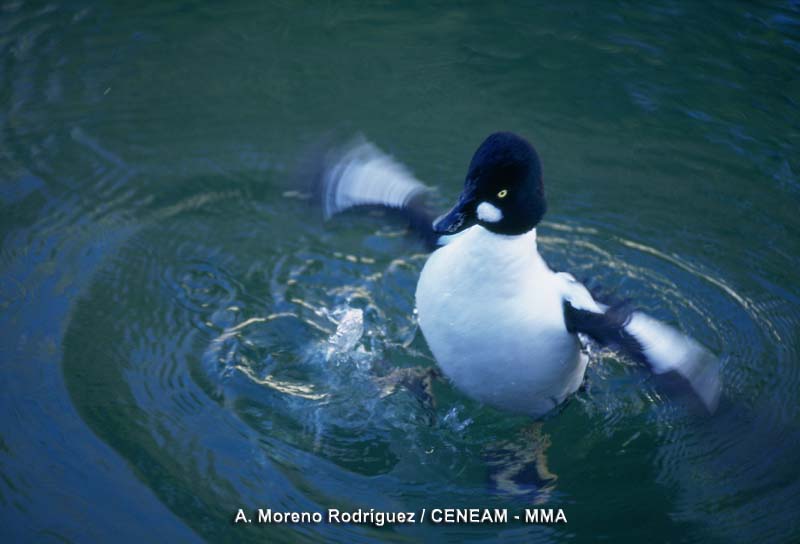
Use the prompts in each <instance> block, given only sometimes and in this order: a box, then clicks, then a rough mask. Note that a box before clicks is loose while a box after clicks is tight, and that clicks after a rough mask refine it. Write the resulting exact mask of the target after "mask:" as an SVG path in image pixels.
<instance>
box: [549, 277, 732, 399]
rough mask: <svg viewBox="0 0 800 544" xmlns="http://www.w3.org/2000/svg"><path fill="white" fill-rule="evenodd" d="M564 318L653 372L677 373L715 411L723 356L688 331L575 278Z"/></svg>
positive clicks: (576, 329) (573, 329)
mask: <svg viewBox="0 0 800 544" xmlns="http://www.w3.org/2000/svg"><path fill="white" fill-rule="evenodd" d="M587 297H588V298H587ZM564 322H565V324H566V326H567V330H568V331H570V332H573V333H583V334H585V335H587V336H589V337H590V338H592V339H593V340H594V341H596V342H598V343H600V344H601V345H604V346H612V347H616V348H617V349H620V350H621V351H622V352H624V353H625V354H627V355H628V356H630V357H632V358H634V359H635V360H637V361H640V362H642V363H644V364H645V365H646V366H647V367H648V368H649V369H650V371H651V372H653V374H656V375H658V376H663V377H666V378H677V381H678V382H682V383H683V384H685V385H688V387H689V389H690V391H691V392H692V393H694V394H695V395H696V396H697V397H698V398H699V399H700V400H701V401H702V403H703V405H704V406H705V407H706V409H707V410H708V411H709V412H710V413H714V411H715V410H716V408H717V404H718V403H719V396H720V391H721V385H720V379H719V361H718V360H717V358H716V357H715V356H714V355H713V354H712V353H711V352H709V351H708V350H707V349H705V348H704V347H703V346H701V345H700V344H698V343H697V342H695V341H694V340H692V339H691V338H689V337H688V336H686V335H684V334H682V333H680V332H678V331H677V330H675V329H673V328H672V327H670V326H668V325H665V324H663V323H661V322H660V321H657V320H656V319H653V318H652V317H650V316H648V315H647V314H644V313H641V312H634V311H630V310H629V309H627V308H625V307H624V306H612V307H607V306H605V305H602V304H598V303H597V302H595V301H594V300H593V299H592V298H591V295H589V294H588V291H587V290H586V288H585V287H583V286H582V285H580V284H578V283H577V282H574V281H573V282H572V284H571V285H570V287H569V289H568V290H567V293H566V295H565V298H564ZM672 381H673V382H674V381H676V380H672Z"/></svg>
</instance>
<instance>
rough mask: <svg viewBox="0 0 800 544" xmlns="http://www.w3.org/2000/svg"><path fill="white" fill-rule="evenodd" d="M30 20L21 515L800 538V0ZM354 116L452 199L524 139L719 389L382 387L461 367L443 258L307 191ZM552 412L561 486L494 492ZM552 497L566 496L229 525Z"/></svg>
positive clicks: (606, 282) (14, 50)
mask: <svg viewBox="0 0 800 544" xmlns="http://www.w3.org/2000/svg"><path fill="white" fill-rule="evenodd" d="M0 50H1V51H2V55H1V56H0V104H1V105H2V108H1V109H0V240H2V242H1V244H0V371H2V378H0V537H2V540H3V541H4V542H18V541H36V542H48V541H57V542H62V541H69V542H93V541H109V540H113V541H118V542H128V541H130V542H134V541H143V540H147V541H151V540H154V539H155V540H159V541H179V542H183V541H195V540H199V539H206V540H210V541H251V540H252V541H261V542H264V541H290V540H293V539H299V540H309V541H317V540H319V539H320V538H321V537H326V538H327V539H330V540H337V541H342V542H361V541H371V540H374V539H384V540H392V541H407V540H415V539H420V538H423V539H426V540H436V541H439V540H442V541H452V542H460V541H467V540H481V541H487V540H492V539H494V538H495V537H499V536H502V537H503V539H504V541H509V542H514V541H525V542H531V541H536V542H539V541H541V542H545V541H563V540H572V541H580V542H585V541H594V540H595V539H605V540H609V541H613V542H642V541H648V542H649V541H669V542H701V541H702V542H754V541H757V542H797V541H798V539H800V525H799V523H800V522H798V520H800V508H799V507H798V505H800V479H799V478H798V470H797V460H798V456H800V426H799V425H798V423H800V421H799V420H798V401H797V394H798V390H800V361H798V331H800V309H798V308H800V288H799V287H798V280H799V279H800V272H799V271H800V218H798V210H800V206H799V205H798V204H800V181H799V180H798V177H797V171H798V169H799V168H800V163H799V162H798V151H799V150H800V114H799V113H800V112H799V110H800V82H799V81H798V74H799V73H800V62H798V60H800V11H799V8H798V5H797V3H796V2H761V3H751V2H668V1H659V2H647V3H644V2H642V3H638V2H586V3H577V2H552V3H544V2H519V3H504V4H503V5H502V6H500V5H498V6H495V5H492V4H491V3H489V2H461V3H453V4H431V3H428V2H418V3H417V2H404V3H388V2H387V3H369V4H361V5H359V4H352V3H345V2H315V3H301V2H282V3H281V2H274V3H260V2H227V3H221V2H220V3H210V2H208V3H205V2H152V3H150V5H149V6H146V7H143V6H142V3H141V2H113V3H112V2H105V3H101V2H97V3H96V5H95V4H91V3H87V2H70V3H65V5H59V4H54V3H38V2H37V3H25V2H13V1H6V2H3V3H2V4H0ZM331 130H334V131H336V134H343V135H346V136H350V135H352V134H355V133H357V132H361V133H363V134H364V135H366V137H367V138H369V139H370V140H371V141H373V142H375V143H376V144H377V145H378V146H380V147H381V148H383V149H384V150H386V151H388V152H390V153H392V154H393V155H394V156H395V157H397V158H398V160H400V161H402V162H403V163H405V164H406V165H408V166H409V168H411V169H412V170H413V171H414V173H415V174H416V175H417V177H419V178H420V179H421V180H423V181H425V182H426V183H428V184H429V185H433V186H436V187H438V193H437V194H436V195H435V197H434V201H435V203H436V204H438V205H440V206H441V207H442V208H444V206H446V205H447V203H448V201H450V200H451V199H452V198H453V197H454V196H455V195H456V193H457V192H458V190H459V186H460V183H461V181H462V179H463V177H462V176H463V174H464V172H465V169H466V164H467V162H468V160H469V157H470V155H471V153H472V151H473V150H474V148H475V147H476V146H477V145H478V144H479V143H480V141H481V140H482V139H483V138H484V137H485V136H486V135H487V134H488V133H489V132H491V131H494V130H514V131H517V132H520V133H522V134H523V135H525V136H527V137H528V138H529V139H531V141H532V142H533V143H534V144H535V145H536V146H537V148H538V150H539V152H540V155H541V157H542V160H543V163H544V169H545V180H546V184H547V191H548V198H549V203H550V213H549V215H548V216H547V219H546V221H545V222H544V224H543V225H542V226H541V228H540V240H541V242H540V245H541V250H542V252H543V254H544V256H545V258H546V259H548V261H549V262H550V263H551V265H552V266H553V267H554V268H557V269H562V270H569V271H571V272H573V273H574V274H575V275H576V276H577V277H579V278H594V280H595V281H596V282H597V283H599V284H600V285H602V286H603V287H604V288H605V289H606V290H609V291H612V292H614V293H616V294H617V296H619V297H622V298H626V297H630V298H632V299H633V300H635V301H636V302H637V303H638V304H639V305H640V306H641V307H642V308H644V309H646V310H647V311H649V312H650V313H652V314H653V315H655V316H657V317H658V318H660V319H662V320H664V321H666V322H669V323H671V324H673V325H675V326H677V327H679V328H681V329H683V330H684V331H686V332H687V333H689V334H691V335H692V336H694V337H695V338H697V339H698V340H700V341H701V342H703V343H704V344H705V345H707V346H708V347H709V348H710V349H712V350H713V351H714V352H715V353H717V354H718V355H719V356H720V359H721V361H722V376H723V380H724V395H723V401H722V404H721V406H720V410H719V412H718V414H717V415H716V416H715V417H714V418H712V419H710V420H708V419H706V420H703V419H699V420H698V419H697V418H695V417H692V416H691V415H690V414H688V413H687V412H686V410H685V409H684V408H683V406H682V405H681V404H680V403H678V402H674V401H671V400H669V399H666V398H664V397H663V396H662V395H661V394H660V393H659V391H658V390H657V389H655V388H654V387H653V385H652V384H651V383H650V381H649V380H647V379H646V377H645V376H643V375H642V374H641V373H639V372H638V371H637V370H636V369H635V368H634V367H632V366H631V365H630V364H629V363H628V362H626V361H623V360H619V359H617V358H616V357H615V356H613V354H610V353H600V354H597V355H595V357H594V361H593V364H592V367H591V369H590V371H589V373H588V382H587V388H586V391H583V392H581V393H580V394H578V395H577V396H576V397H575V398H574V399H572V400H571V401H570V402H569V403H568V404H567V406H566V407H565V408H564V409H563V410H562V411H561V412H560V413H558V414H557V415H555V416H554V417H552V418H550V419H548V420H547V421H546V422H545V423H544V425H543V427H542V429H541V430H540V431H534V430H532V427H531V424H530V422H528V421H526V420H525V419H524V418H518V417H510V416H508V415H506V414H502V413H499V412H495V411H493V410H491V409H489V408H486V407H482V406H479V405H476V404H475V403H473V402H471V401H470V400H469V399H467V398H465V397H463V396H462V395H461V394H460V393H459V392H458V391H456V390H454V389H452V388H451V387H450V386H449V385H447V384H439V385H437V388H436V394H437V400H438V406H437V408H436V410H435V412H434V413H432V414H431V413H428V412H427V411H426V410H425V409H424V408H423V407H422V406H420V405H419V403H417V401H416V400H415V399H414V398H413V397H412V396H410V395H409V394H408V393H407V392H404V391H399V392H396V393H394V394H392V395H389V396H385V397H384V396H382V395H381V390H380V386H379V385H376V378H375V376H378V377H380V376H383V375H385V374H386V372H387V371H388V370H387V369H389V368H391V367H393V366H430V365H432V364H433V362H432V360H431V357H430V353H429V352H428V350H427V348H426V346H425V343H424V341H423V340H422V338H421V336H420V335H419V334H418V333H416V332H415V326H414V321H413V292H414V286H415V282H416V277H417V274H418V272H419V270H420V268H421V266H422V264H423V263H424V255H423V254H420V253H419V248H418V247H417V246H415V245H414V244H413V243H412V242H409V241H406V240H404V239H403V238H402V237H401V236H399V233H400V229H399V226H398V225H397V224H390V223H387V222H386V221H385V220H381V219H380V218H375V217H368V216H363V215H358V214H348V215H346V216H343V217H341V218H337V219H336V220H335V221H333V222H332V223H331V224H329V225H327V226H323V225H322V224H321V222H320V221H319V220H318V219H317V217H316V213H315V212H314V211H313V210H309V208H308V206H307V202H306V201H304V200H303V199H302V198H299V197H298V194H297V193H296V192H293V191H295V190H296V189H297V181H296V180H295V178H294V177H293V172H294V165H295V164H296V163H297V162H298V160H301V159H302V158H303V157H304V156H305V153H307V150H308V148H309V146H310V145H313V144H314V143H315V142H317V141H319V138H320V137H322V136H323V135H325V134H327V133H330V131H331ZM348 307H357V308H362V309H363V310H364V312H365V314H364V315H365V326H366V333H365V336H364V338H363V340H362V342H361V344H360V348H359V349H358V350H357V351H355V352H353V353H347V354H341V353H333V354H330V353H329V345H328V343H327V338H328V335H329V334H330V333H331V332H332V331H333V330H334V329H335V323H334V321H335V319H336V318H337V317H338V316H340V315H341V312H342V311H344V310H346V309H347V308H348ZM329 317H330V318H329ZM253 318H255V320H254V321H251V322H249V324H246V325H241V326H240V327H239V328H238V329H236V330H234V331H231V330H230V329H231V328H232V327H235V326H237V325H240V324H242V323H245V322H246V321H247V320H248V319H253ZM225 331H228V332H227V333H226V332H225ZM537 433H538V434H537ZM543 441H544V442H549V444H550V446H549V448H547V453H546V454H547V458H548V467H549V469H550V470H551V471H552V472H553V473H555V474H557V475H558V480H557V482H556V484H555V488H554V489H553V490H551V492H550V493H549V494H546V495H543V494H541V493H539V494H537V493H536V492H535V490H533V489H531V488H524V487H523V488H522V489H518V491H519V493H518V494H513V493H511V492H509V491H508V490H505V491H504V490H503V489H500V488H502V485H499V484H498V483H497V482H498V479H502V474H503V473H504V472H508V473H511V472H514V471H517V472H520V471H522V472H524V471H525V469H526V467H528V468H529V467H530V466H531V460H532V452H533V451H535V450H536V449H537V447H539V446H541V445H542V443H543ZM537 500H538V501H544V503H545V505H549V506H555V507H562V508H564V509H565V512H566V514H567V516H568V520H569V523H568V524H567V525H557V526H533V527H525V526H522V525H519V524H509V525H506V526H489V525H481V526H432V525H425V526H419V525H417V526H411V525H409V526H395V527H392V528H384V529H381V530H378V529H373V528H370V527H359V526H327V525H306V526H298V527H292V526H286V527H277V528H275V527H240V526H239V527H234V526H233V525H232V524H231V520H232V519H233V515H234V514H235V512H236V509H238V508H240V507H242V508H246V509H248V510H252V509H254V508H258V507H263V508H266V507H271V508H274V509H278V508H280V509H287V510H318V509H325V508H328V507H336V508H339V509H350V508H358V507H361V508H379V509H384V510H392V511H395V510H407V509H419V508H421V507H423V506H425V507H428V508H432V507H437V506H439V507H455V506H492V507H506V508H510V509H514V510H516V509H519V508H523V507H525V506H530V505H532V504H533V503H534V502H535V501H537Z"/></svg>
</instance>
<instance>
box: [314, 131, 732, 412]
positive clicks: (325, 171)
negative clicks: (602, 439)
mask: <svg viewBox="0 0 800 544" xmlns="http://www.w3.org/2000/svg"><path fill="white" fill-rule="evenodd" d="M315 191H316V194H317V197H318V201H319V202H320V204H321V206H322V209H323V214H324V217H325V218H326V219H330V218H332V217H333V216H334V215H337V214H339V213H341V212H344V211H345V210H348V209H351V208H361V207H378V208H384V209H387V210H391V211H393V212H395V213H399V214H400V215H402V216H404V217H405V218H406V219H407V221H408V223H409V227H410V229H411V230H412V231H413V232H415V233H416V234H417V235H418V237H419V238H420V240H421V241H422V242H423V244H424V245H425V247H426V249H427V250H429V251H430V255H429V256H428V258H427V261H426V262H425V264H424V266H423V268H422V270H421V272H420V275H419V280H418V282H417V287H416V293H415V302H416V312H417V321H418V324H419V328H420V330H421V332H422V335H423V337H424V338H425V341H426V342H427V345H428V347H429V348H430V351H431V353H432V355H433V357H434V359H435V360H436V363H437V366H438V368H439V369H440V370H441V372H442V373H443V374H444V376H446V377H447V378H448V379H449V380H450V381H451V382H452V383H453V385H454V386H455V387H456V388H457V389H458V390H460V391H461V392H463V393H464V394H465V395H467V396H468V397H471V398H473V399H475V400H477V401H479V402H481V403H484V404H486V405H490V406H493V407H495V408H498V409H500V410H504V411H508V412H512V413H517V414H525V415H528V416H531V417H534V418H541V417H544V416H545V415H547V414H549V413H551V412H552V411H553V410H554V409H555V408H557V407H559V406H560V405H562V404H563V403H564V402H565V401H566V400H567V399H568V398H570V396H572V395H573V394H574V393H575V392H576V391H578V390H579V388H580V387H581V385H582V384H583V382H584V379H585V375H586V369H587V365H588V363H589V357H588V355H587V347H588V345H589V344H590V343H592V342H594V343H596V344H599V345H600V346H602V347H604V348H609V349H613V350H616V351H618V352H620V353H621V354H622V355H623V356H625V357H627V358H630V359H632V360H634V361H636V362H637V363H639V364H641V365H642V366H644V367H645V368H646V369H647V370H648V371H649V372H650V373H652V375H654V376H656V377H658V378H660V379H661V381H662V382H663V383H667V384H670V387H671V388H673V389H674V388H675V386H676V384H677V386H678V388H679V389H680V390H681V391H688V392H689V394H690V395H689V396H690V397H692V398H693V399H696V400H697V401H699V404H700V405H701V406H702V407H703V408H704V409H705V411H707V412H708V413H714V411H715V410H716V408H717V405H718V402H719V397H720V392H721V383H720V378H719V361H718V359H717V358H716V357H715V356H714V355H713V354H712V353H711V352H710V351H709V350H707V349H706V348H705V347H703V346H702V345H701V344H700V343H698V342H697V341H695V340H694V339H692V338H691V337H689V336H687V335H685V334H684V333H682V332H680V331H678V330H677V329H675V328H673V327H671V326H669V325H666V324H664V323H662V322H661V321H659V320H657V319H655V318H653V317H651V316H650V315H648V314H646V313H645V312H642V311H639V310H637V309H635V308H634V306H633V305H632V304H631V303H630V302H626V303H623V304H620V303H616V304H614V303H610V302H609V301H603V300H597V299H596V298H595V297H594V296H593V295H592V293H591V292H590V291H589V289H587V287H586V286H585V285H584V284H583V283H581V282H579V281H577V280H576V279H575V277H573V276H572V275H571V274H569V273H567V272H556V271H553V270H552V269H551V268H550V267H549V266H548V264H547V262H546V261H545V260H544V258H543V257H542V255H541V254H540V253H539V249H538V245H537V228H538V226H539V225H540V224H541V222H542V220H543V218H544V216H545V214H546V212H547V207H548V205H547V199H546V195H545V188H544V179H543V173H542V163H541V160H540V158H539V155H538V153H537V152H536V150H535V149H534V147H533V145H531V143H530V142H529V141H528V140H526V139H525V138H524V137H522V136H520V135H517V134H515V133H512V132H496V133H493V134H490V135H489V136H488V137H487V138H485V139H484V141H483V142H482V143H481V144H480V145H479V146H478V148H477V149H476V151H475V152H474V154H473V156H472V159H471V160H470V162H469V165H468V167H467V173H466V176H465V178H464V183H463V188H462V190H461V193H460V195H459V196H458V199H457V200H456V202H455V205H454V206H453V207H452V208H451V209H450V210H449V211H447V212H446V213H444V214H441V215H439V216H438V217H436V216H434V215H433V214H432V213H430V211H429V206H428V199H429V197H430V194H431V189H430V188H429V187H428V186H426V185H425V184H423V183H422V182H421V181H419V180H418V179H417V178H416V177H414V175H413V174H412V173H411V171H410V170H409V169H408V168H407V167H406V166H404V165H403V164H401V163H399V162H398V161H397V160H395V159H394V158H393V157H391V156H389V155H388V154H386V153H384V152H383V151H382V150H380V149H379V148H378V147H377V146H375V145H374V144H372V143H371V142H369V141H367V140H366V139H365V138H363V137H359V138H357V139H355V140H354V141H352V142H350V143H349V144H347V145H346V146H344V147H343V148H338V149H333V150H331V151H329V152H328V153H327V154H326V156H325V158H324V160H323V161H322V167H321V168H320V173H319V175H318V176H316V189H315Z"/></svg>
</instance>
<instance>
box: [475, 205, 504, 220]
mask: <svg viewBox="0 0 800 544" xmlns="http://www.w3.org/2000/svg"><path fill="white" fill-rule="evenodd" d="M502 218H503V212H501V211H500V208H498V207H497V206H495V205H494V204H489V203H488V202H481V203H480V204H478V219H480V220H481V221H486V222H487V223H497V222H498V221H500V220H501V219H502Z"/></svg>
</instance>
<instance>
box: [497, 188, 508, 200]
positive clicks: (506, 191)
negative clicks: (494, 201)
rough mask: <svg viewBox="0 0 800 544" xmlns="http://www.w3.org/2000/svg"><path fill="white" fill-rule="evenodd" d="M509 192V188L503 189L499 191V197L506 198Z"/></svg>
mask: <svg viewBox="0 0 800 544" xmlns="http://www.w3.org/2000/svg"><path fill="white" fill-rule="evenodd" d="M507 194H508V189H503V190H502V191H500V192H499V193H497V198H505V197H506V195H507Z"/></svg>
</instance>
